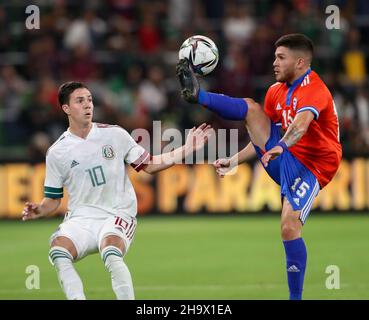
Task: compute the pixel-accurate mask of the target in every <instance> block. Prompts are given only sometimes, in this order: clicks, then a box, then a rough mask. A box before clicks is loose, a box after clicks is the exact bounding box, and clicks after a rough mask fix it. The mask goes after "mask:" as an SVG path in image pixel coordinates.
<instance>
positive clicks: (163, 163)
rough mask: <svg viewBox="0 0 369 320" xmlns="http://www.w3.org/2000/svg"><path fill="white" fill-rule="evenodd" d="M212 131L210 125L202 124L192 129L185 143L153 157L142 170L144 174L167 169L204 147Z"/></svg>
mask: <svg viewBox="0 0 369 320" xmlns="http://www.w3.org/2000/svg"><path fill="white" fill-rule="evenodd" d="M212 132H213V130H212V128H211V126H210V125H207V124H206V123H203V124H202V125H200V126H199V127H197V128H196V127H193V128H192V129H191V130H190V131H189V133H188V136H187V138H186V143H185V144H184V145H183V146H181V147H179V148H177V149H174V150H173V151H171V152H167V153H163V154H160V155H157V156H153V157H152V159H151V160H150V162H149V163H148V164H147V166H146V167H145V168H144V169H143V170H144V171H145V172H147V173H150V174H154V173H156V172H159V171H161V170H164V169H167V168H169V167H171V166H173V165H175V164H177V163H181V162H182V160H183V159H184V158H185V157H187V156H188V155H190V154H192V153H193V152H195V151H196V150H199V149H201V148H203V147H204V145H205V144H206V142H207V141H208V139H209V137H210V136H211V134H212Z"/></svg>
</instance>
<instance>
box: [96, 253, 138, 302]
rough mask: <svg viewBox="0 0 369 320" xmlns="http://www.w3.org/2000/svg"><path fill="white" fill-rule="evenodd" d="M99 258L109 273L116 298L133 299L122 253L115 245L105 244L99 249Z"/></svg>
mask: <svg viewBox="0 0 369 320" xmlns="http://www.w3.org/2000/svg"><path fill="white" fill-rule="evenodd" d="M101 258H102V259H103V261H104V264H105V267H106V269H107V270H108V271H109V272H110V275H111V284H112V287H113V291H114V293H115V295H116V297H117V299H118V300H134V298H135V295H134V292H133V284H132V278H131V273H130V272H129V270H128V267H127V265H126V264H125V263H124V261H123V254H122V251H120V250H119V249H118V248H117V247H115V246H107V247H105V248H104V249H103V250H102V251H101Z"/></svg>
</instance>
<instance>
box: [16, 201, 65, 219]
mask: <svg viewBox="0 0 369 320" xmlns="http://www.w3.org/2000/svg"><path fill="white" fill-rule="evenodd" d="M60 202H61V199H60V198H58V199H51V198H44V199H43V200H42V201H41V203H33V202H26V204H25V205H24V208H23V211H22V220H23V221H27V220H33V219H38V218H42V217H45V216H47V215H48V214H50V213H52V212H54V211H55V210H56V209H58V207H59V205H60Z"/></svg>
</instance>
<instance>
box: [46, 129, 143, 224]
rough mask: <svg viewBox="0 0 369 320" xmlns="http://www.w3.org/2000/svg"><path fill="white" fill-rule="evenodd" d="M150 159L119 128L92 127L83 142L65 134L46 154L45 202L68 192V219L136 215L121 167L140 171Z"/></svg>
mask: <svg viewBox="0 0 369 320" xmlns="http://www.w3.org/2000/svg"><path fill="white" fill-rule="evenodd" d="M149 159H150V154H149V153H148V152H147V151H145V149H144V148H142V147H141V146H140V145H138V144H137V143H136V142H135V141H134V140H133V138H132V137H131V136H130V135H129V133H128V132H127V131H126V130H124V129H122V128H121V127H119V126H110V125H105V124H97V123H93V125H92V128H91V131H90V132H89V134H88V136H87V137H86V139H83V138H81V137H78V136H76V135H74V134H72V133H71V132H70V131H69V129H68V130H67V131H65V132H64V133H63V134H62V135H61V137H60V138H59V139H58V140H57V141H56V142H55V143H54V144H53V145H52V146H51V147H50V148H49V150H48V153H47V154H46V177H45V192H44V193H45V197H47V198H54V199H55V198H62V197H63V187H66V189H67V191H68V197H69V202H68V210H69V211H70V215H71V216H86V217H87V216H88V217H96V216H97V215H100V214H106V213H109V214H112V215H123V214H125V215H129V216H131V217H134V216H136V214H137V198H136V193H135V191H134V189H133V186H132V183H131V181H130V179H129V177H128V175H127V172H126V168H125V163H127V164H131V165H132V166H133V167H134V169H135V170H136V171H139V170H140V169H142V167H143V166H144V164H145V163H147V161H148V160H149Z"/></svg>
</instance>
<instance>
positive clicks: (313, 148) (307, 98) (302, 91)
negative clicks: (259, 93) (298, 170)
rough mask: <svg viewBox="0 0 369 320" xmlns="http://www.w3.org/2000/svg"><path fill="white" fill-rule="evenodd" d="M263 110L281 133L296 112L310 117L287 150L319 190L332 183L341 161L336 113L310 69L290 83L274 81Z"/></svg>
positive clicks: (331, 100)
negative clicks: (307, 113) (311, 118)
mask: <svg viewBox="0 0 369 320" xmlns="http://www.w3.org/2000/svg"><path fill="white" fill-rule="evenodd" d="M264 109H265V112H266V113H267V115H268V116H269V118H270V119H271V120H272V122H274V123H276V124H279V125H282V128H283V129H284V130H287V128H288V126H289V125H290V124H291V123H292V121H293V119H294V118H295V116H296V114H297V113H299V112H302V111H310V112H312V113H313V114H314V120H313V121H311V123H310V125H309V128H308V130H307V132H306V133H305V134H304V135H303V137H302V138H301V139H300V140H299V141H298V142H297V143H296V144H295V145H293V146H292V147H290V148H289V150H290V152H291V153H292V154H293V155H294V156H295V157H296V158H297V159H298V160H299V161H300V162H301V163H302V164H304V165H305V166H306V167H307V168H308V169H309V170H310V171H311V172H312V173H313V174H314V175H315V176H316V178H317V179H318V181H319V184H320V187H321V188H323V187H324V186H325V185H326V184H327V183H328V182H329V181H331V180H332V178H333V176H334V175H335V173H336V171H337V169H338V166H339V163H340V161H341V158H342V147H341V144H340V142H339V128H338V118H337V112H336V108H335V105H334V101H333V98H332V95H331V93H330V92H329V90H328V88H327V87H326V85H325V84H324V82H323V81H322V80H321V79H320V78H319V76H318V74H317V73H316V72H314V71H311V70H310V69H309V70H308V71H307V72H306V73H305V74H304V75H303V76H302V77H300V78H299V79H297V80H295V81H294V82H293V83H292V84H287V83H281V82H277V83H275V84H273V85H272V86H270V87H269V89H268V92H267V94H266V96H265V105H264Z"/></svg>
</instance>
